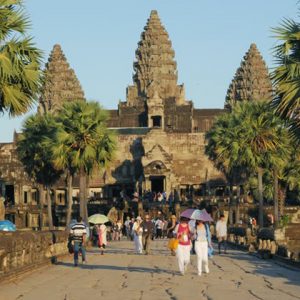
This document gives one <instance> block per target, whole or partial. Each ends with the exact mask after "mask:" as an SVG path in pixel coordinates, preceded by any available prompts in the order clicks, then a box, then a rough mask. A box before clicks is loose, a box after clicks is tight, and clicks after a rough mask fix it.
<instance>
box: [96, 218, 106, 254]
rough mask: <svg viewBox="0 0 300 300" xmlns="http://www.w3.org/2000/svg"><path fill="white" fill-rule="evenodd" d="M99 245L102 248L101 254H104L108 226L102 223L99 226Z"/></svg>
mask: <svg viewBox="0 0 300 300" xmlns="http://www.w3.org/2000/svg"><path fill="white" fill-rule="evenodd" d="M98 237H99V240H98V246H99V248H100V250H101V255H103V254H104V249H105V248H106V245H107V227H106V226H105V225H104V224H101V225H100V226H99V227H98Z"/></svg>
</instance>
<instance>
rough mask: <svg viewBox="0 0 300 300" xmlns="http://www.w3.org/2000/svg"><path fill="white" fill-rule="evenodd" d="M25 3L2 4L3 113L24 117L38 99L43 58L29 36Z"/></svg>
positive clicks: (0, 75) (0, 72) (0, 84)
mask: <svg viewBox="0 0 300 300" xmlns="http://www.w3.org/2000/svg"><path fill="white" fill-rule="evenodd" d="M22 6H23V1H22V0H1V1H0V20H1V23H0V112H4V111H7V112H8V113H9V114H10V115H11V116H16V115H20V114H23V113H25V112H26V111H27V110H28V109H29V108H30V107H31V105H32V104H33V102H34V101H35V99H36V98H37V96H38V93H39V89H40V87H41V81H42V72H41V70H40V63H41V59H42V54H41V51H40V50H39V49H37V48H36V47H35V46H34V43H33V42H32V38H31V37H29V36H27V35H26V30H27V29H28V27H29V25H30V22H29V19H28V18H27V17H26V16H25V14H24V11H23V9H22Z"/></svg>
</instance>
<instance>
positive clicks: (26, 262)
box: [0, 231, 68, 279]
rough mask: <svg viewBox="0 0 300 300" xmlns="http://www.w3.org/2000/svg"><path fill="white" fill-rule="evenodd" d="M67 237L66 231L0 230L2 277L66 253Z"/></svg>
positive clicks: (0, 268) (0, 266)
mask: <svg viewBox="0 0 300 300" xmlns="http://www.w3.org/2000/svg"><path fill="white" fill-rule="evenodd" d="M67 239H68V234H67V233H66V232H64V231H53V232H49V231H47V232H45V231H44V232H34V231H27V232H26V231H24V232H0V279H1V277H2V278H3V277H6V276H9V275H10V274H15V273H18V272H23V271H26V270H30V269H33V268H35V267H36V266H38V265H41V264H44V263H47V262H51V261H53V260H55V258H56V257H57V256H59V255H64V254H66V253H67V252H68V249H67Z"/></svg>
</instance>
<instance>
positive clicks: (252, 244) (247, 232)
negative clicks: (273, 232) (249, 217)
mask: <svg viewBox="0 0 300 300" xmlns="http://www.w3.org/2000/svg"><path fill="white" fill-rule="evenodd" d="M228 242H230V243H232V244H235V245H238V246H241V247H243V248H246V249H247V250H249V251H251V252H253V251H255V250H256V248H257V243H256V235H254V234H253V233H252V230H251V228H247V227H230V228H229V229H228Z"/></svg>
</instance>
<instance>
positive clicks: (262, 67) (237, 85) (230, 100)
mask: <svg viewBox="0 0 300 300" xmlns="http://www.w3.org/2000/svg"><path fill="white" fill-rule="evenodd" d="M271 99H272V82H271V79H270V76H269V71H268V68H267V66H266V63H265V62H264V60H263V58H262V56H261V54H260V52H259V51H258V49H257V47H256V45H255V44H251V46H250V49H249V50H248V52H247V53H246V54H245V56H244V59H243V61H242V62H241V65H240V67H239V68H238V69H237V71H236V73H235V76H234V78H233V80H232V82H231V84H230V86H229V88H228V91H227V95H226V99H225V108H227V109H231V107H232V106H233V105H234V104H235V103H236V102H238V101H261V100H271Z"/></svg>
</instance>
